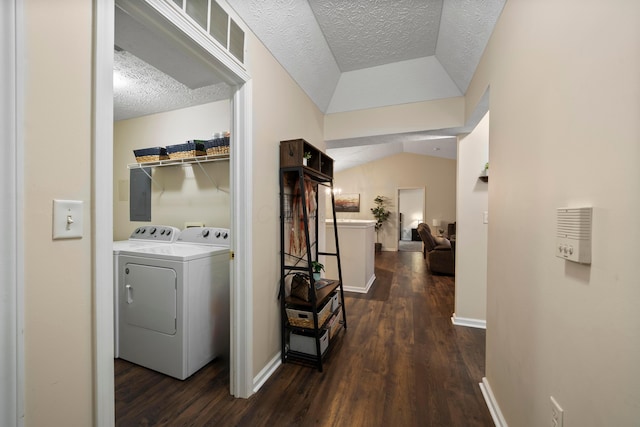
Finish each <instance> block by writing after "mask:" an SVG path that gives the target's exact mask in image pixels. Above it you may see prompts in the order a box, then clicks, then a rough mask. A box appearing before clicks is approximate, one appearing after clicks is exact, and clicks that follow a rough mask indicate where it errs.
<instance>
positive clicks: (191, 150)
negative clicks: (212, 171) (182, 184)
mask: <svg viewBox="0 0 640 427" xmlns="http://www.w3.org/2000/svg"><path fill="white" fill-rule="evenodd" d="M167 154H168V155H169V158H170V159H185V158H187V157H196V156H204V155H206V151H205V148H204V141H199V140H195V139H194V140H193V141H187V142H185V143H184V144H176V145H167Z"/></svg>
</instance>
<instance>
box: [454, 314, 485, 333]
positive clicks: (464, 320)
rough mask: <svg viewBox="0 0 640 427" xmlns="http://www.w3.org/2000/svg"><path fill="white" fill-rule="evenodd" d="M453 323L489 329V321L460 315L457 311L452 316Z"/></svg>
mask: <svg viewBox="0 0 640 427" xmlns="http://www.w3.org/2000/svg"><path fill="white" fill-rule="evenodd" d="M451 323H453V324H454V325H456V326H466V327H469V328H478V329H487V321H486V320H481V319H471V318H468V317H458V316H456V314H455V313H453V316H451Z"/></svg>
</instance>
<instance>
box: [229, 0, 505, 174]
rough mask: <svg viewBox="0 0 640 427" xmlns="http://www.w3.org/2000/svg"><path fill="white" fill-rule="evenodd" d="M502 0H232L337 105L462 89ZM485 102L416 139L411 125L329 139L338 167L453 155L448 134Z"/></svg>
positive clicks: (293, 70) (325, 103) (290, 66)
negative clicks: (406, 155)
mask: <svg viewBox="0 0 640 427" xmlns="http://www.w3.org/2000/svg"><path fill="white" fill-rule="evenodd" d="M505 1H506V0H349V1H344V0H342V1H341V0H307V1H303V0H227V3H228V4H229V5H230V6H231V7H232V8H233V9H234V10H235V11H236V13H238V15H239V16H240V17H241V18H242V19H243V20H244V21H245V23H246V24H247V25H248V26H249V28H250V29H251V30H252V31H253V33H254V34H256V36H257V37H258V38H259V39H260V40H261V41H262V43H264V45H265V46H266V47H267V48H268V49H269V50H270V51H271V53H272V54H273V55H274V56H275V57H276V59H277V60H278V61H279V62H280V64H281V65H282V66H283V67H284V68H285V69H286V70H287V71H288V72H289V74H290V75H291V76H292V77H293V78H294V79H295V80H296V81H297V82H298V84H299V85H300V87H301V88H302V89H303V90H304V91H305V92H306V93H307V95H308V96H309V97H310V98H311V99H312V100H313V102H315V104H316V105H317V106H318V108H319V109H320V110H321V111H323V112H327V113H328V112H330V113H337V112H341V111H352V110H354V109H365V108H376V107H382V106H387V105H397V104H403V103H410V102H420V101H429V100H434V99H442V98H443V97H451V96H460V95H464V93H465V92H466V90H467V88H468V86H469V83H470V82H471V78H472V77H473V74H474V72H475V69H476V67H477V65H478V63H479V61H480V58H481V56H482V53H483V51H484V48H485V46H486V44H487V42H488V40H489V37H490V36H491V33H492V32H493V27H494V26H495V23H496V22H497V20H498V17H499V15H500V13H501V12H502V8H503V7H504V3H505ZM456 88H457V89H456ZM483 108H484V110H483ZM487 108H488V102H486V103H481V104H480V106H479V110H478V111H477V112H475V113H474V115H473V117H472V118H471V119H470V120H469V122H468V123H466V124H465V126H464V127H461V128H458V129H440V130H437V131H433V130H432V131H427V132H419V133H416V134H415V135H412V136H413V137H415V138H417V140H412V141H409V140H408V138H409V137H410V136H411V135H409V134H402V135H380V136H375V137H367V138H352V139H348V140H346V139H345V140H339V141H327V148H328V150H327V151H328V153H329V154H330V155H331V156H332V157H333V158H334V159H335V160H336V170H342V169H345V168H348V167H353V166H356V165H357V164H361V163H366V162H368V161H371V160H374V159H377V158H380V157H384V156H388V155H393V154H396V153H399V152H414V153H419V154H428V155H432V156H437V157H445V158H455V156H456V143H455V138H446V137H451V136H455V135H458V134H459V133H465V132H469V131H470V130H472V129H473V127H475V124H476V123H477V122H478V121H479V118H481V117H482V116H484V113H486V111H487ZM438 137H442V138H438ZM365 144H366V146H365ZM436 148H437V149H438V150H434V149H436Z"/></svg>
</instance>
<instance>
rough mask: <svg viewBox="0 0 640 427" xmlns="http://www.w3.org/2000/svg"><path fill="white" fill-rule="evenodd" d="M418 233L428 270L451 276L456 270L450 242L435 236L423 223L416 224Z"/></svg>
mask: <svg viewBox="0 0 640 427" xmlns="http://www.w3.org/2000/svg"><path fill="white" fill-rule="evenodd" d="M418 235H419V236H420V239H421V240H422V243H423V248H422V255H423V257H424V259H425V260H426V261H427V265H428V267H429V270H431V272H432V273H435V274H446V275H450V276H453V275H455V272H456V267H455V261H454V256H453V250H452V249H451V242H450V241H449V240H448V239H446V238H444V237H435V236H434V235H433V234H431V229H430V228H429V226H428V225H427V224H425V223H420V224H418Z"/></svg>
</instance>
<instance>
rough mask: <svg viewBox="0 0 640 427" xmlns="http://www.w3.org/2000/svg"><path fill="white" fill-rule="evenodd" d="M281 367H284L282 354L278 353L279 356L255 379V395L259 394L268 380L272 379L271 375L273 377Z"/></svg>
mask: <svg viewBox="0 0 640 427" xmlns="http://www.w3.org/2000/svg"><path fill="white" fill-rule="evenodd" d="M280 365H282V357H281V355H280V352H278V354H276V355H275V356H274V357H273V359H271V360H270V361H269V363H267V365H266V366H265V367H264V368H262V370H261V371H260V372H259V373H258V375H256V376H255V377H254V378H253V392H254V393H257V392H258V390H260V387H262V386H263V385H264V383H266V382H267V380H268V379H269V378H271V375H273V373H274V372H275V371H276V369H278V368H279V367H280Z"/></svg>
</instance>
